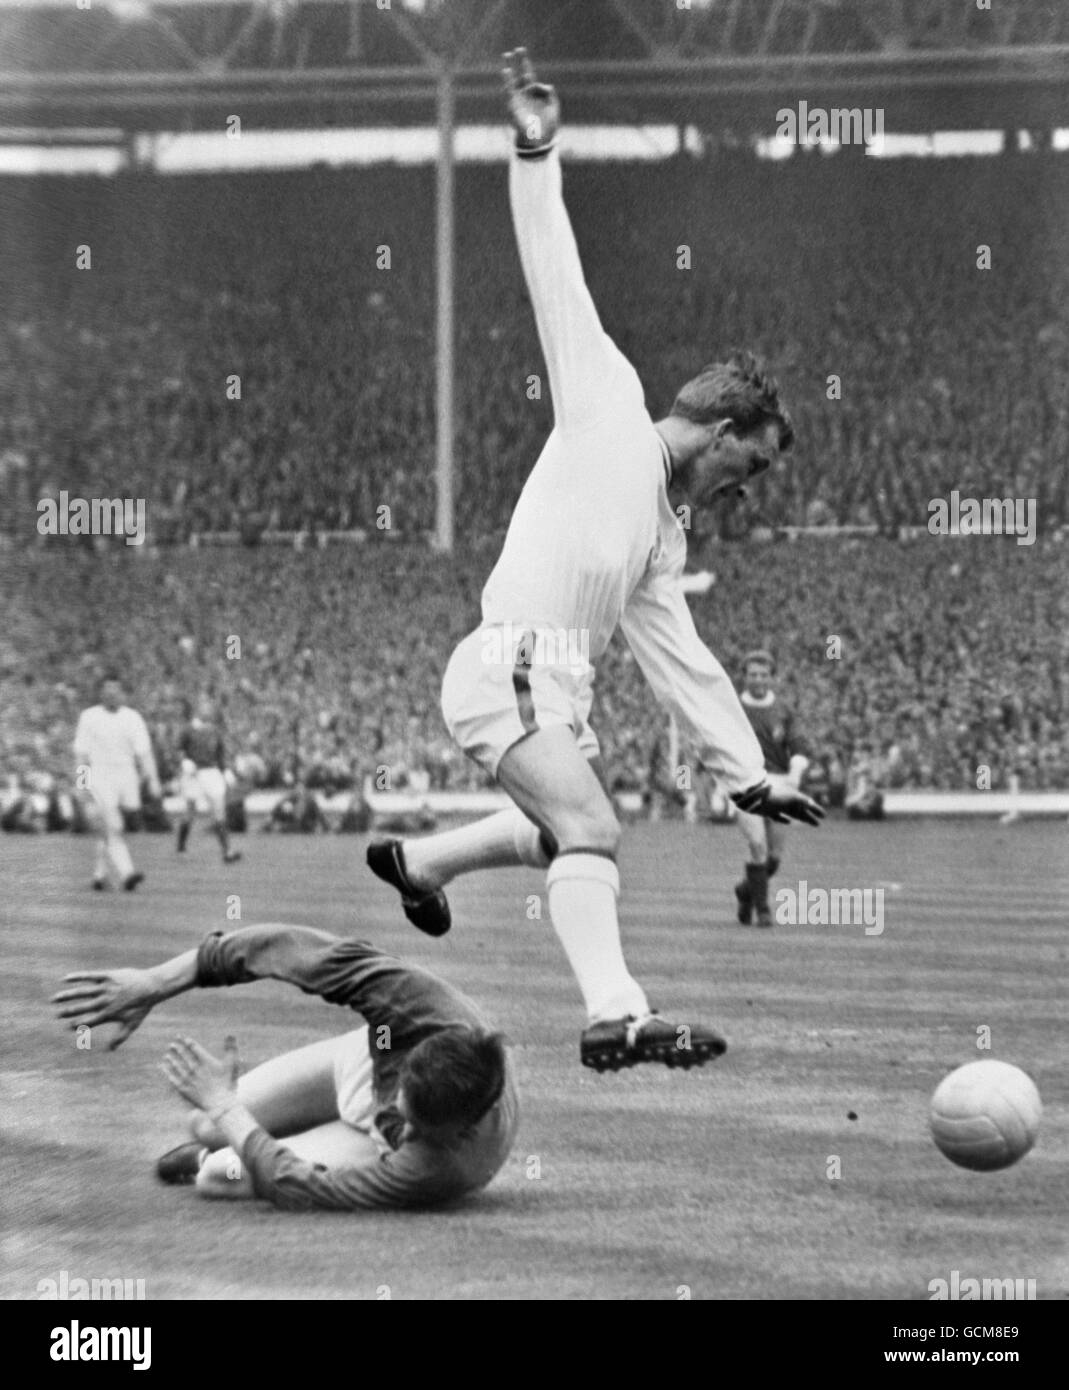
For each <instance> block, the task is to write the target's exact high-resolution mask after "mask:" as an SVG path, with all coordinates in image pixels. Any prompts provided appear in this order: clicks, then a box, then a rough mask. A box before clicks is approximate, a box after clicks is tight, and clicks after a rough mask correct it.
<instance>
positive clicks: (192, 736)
mask: <svg viewBox="0 0 1069 1390" xmlns="http://www.w3.org/2000/svg"><path fill="white" fill-rule="evenodd" d="M178 751H179V752H180V753H181V755H182V757H183V758H189V760H190V761H191V762H194V763H196V764H197V766H198V767H218V768H222V767H223V765H224V763H223V737H222V735H221V734H220V732H219V730H218V729H217V728H216V727H215V726H214V724H202V723H201V722H200V720H199V719H194V720H193V721H192V722H191V723H189V724H187V725H186V727H185V728H184V729H183V730H182V737H181V738H180V739H179V740H178Z"/></svg>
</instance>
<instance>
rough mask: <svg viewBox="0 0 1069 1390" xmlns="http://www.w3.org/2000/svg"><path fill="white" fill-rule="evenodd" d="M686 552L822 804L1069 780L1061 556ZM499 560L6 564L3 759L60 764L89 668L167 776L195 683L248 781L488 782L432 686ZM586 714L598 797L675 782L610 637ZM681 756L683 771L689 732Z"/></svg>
mask: <svg viewBox="0 0 1069 1390" xmlns="http://www.w3.org/2000/svg"><path fill="white" fill-rule="evenodd" d="M694 549H695V552H696V558H697V559H699V560H700V562H701V563H703V564H706V565H707V567H708V568H710V569H711V570H713V571H714V573H715V574H716V577H717V582H716V584H715V585H714V586H713V587H712V589H711V590H710V591H709V592H708V593H707V594H704V595H696V596H695V597H694V598H693V599H692V601H691V604H692V609H693V611H694V614H695V619H696V621H697V624H698V628H699V631H700V632H701V633H702V635H703V636H704V637H705V639H706V640H707V641H708V643H709V645H710V646H711V648H712V649H713V651H714V652H716V653H717V654H718V655H719V657H720V658H721V660H722V661H723V662H724V664H725V666H726V667H727V668H728V670H729V671H731V672H732V673H733V674H734V675H735V676H736V677H737V676H738V675H739V674H740V665H741V658H742V657H743V655H744V654H745V652H746V651H748V650H750V649H752V648H753V647H754V646H769V647H771V649H772V650H773V652H774V653H775V655H776V657H777V660H778V663H779V689H780V692H781V694H782V696H783V698H784V699H785V700H787V701H789V702H790V703H791V704H792V705H793V706H794V708H795V709H796V710H797V712H798V716H799V723H800V726H801V728H802V729H803V730H804V731H805V733H806V734H807V736H808V740H809V742H810V744H811V746H812V749H813V752H814V758H815V763H814V769H813V773H814V778H815V780H816V781H817V782H818V783H819V784H820V785H822V786H824V787H826V789H827V792H828V795H829V796H830V798H831V799H832V800H833V801H834V800H835V799H836V798H837V789H838V799H839V800H840V801H841V799H842V791H843V789H845V787H846V784H847V782H848V780H849V779H850V778H851V777H852V776H856V775H857V773H858V771H859V769H862V768H864V767H868V768H869V769H870V770H871V772H872V775H873V776H874V777H875V778H876V780H878V781H879V783H880V784H881V785H883V786H885V787H891V788H894V787H905V786H909V787H930V788H953V789H959V790H964V789H975V788H977V786H978V785H979V786H983V785H984V782H985V780H987V779H984V778H982V777H981V773H980V769H981V768H984V767H987V768H989V769H990V778H989V782H990V786H991V787H992V789H995V790H1000V789H1005V788H1007V787H1008V786H1009V785H1010V778H1011V776H1016V778H1017V779H1018V780H1019V784H1020V786H1021V787H1023V788H1035V789H1042V788H1064V787H1066V786H1069V718H1067V714H1069V708H1067V706H1069V683H1067V681H1066V674H1065V673H1066V662H1065V655H1066V649H1065V642H1066V636H1065V634H1066V632H1069V582H1067V581H1069V552H1067V551H1066V550H1065V548H1064V547H1062V546H1059V545H1048V546H1046V547H1038V546H1037V547H1019V546H1017V545H1016V544H1015V543H1014V541H1013V540H1012V539H1011V538H1006V537H1001V538H999V537H990V538H982V537H980V538H953V537H948V538H933V537H928V538H926V539H924V540H918V541H915V542H907V543H898V542H892V541H882V540H872V541H853V542H847V543H844V542H842V541H827V540H815V539H810V540H800V541H797V542H793V543H792V542H782V543H780V544H764V545H758V544H747V545H729V544H724V543H722V542H719V541H717V540H712V541H710V542H709V543H707V544H703V543H702V542H701V540H700V539H698V540H696V541H695V543H694ZM492 559H493V546H492V544H484V545H481V546H474V547H473V548H472V553H470V554H468V555H466V556H464V557H463V558H462V559H461V558H455V559H452V560H450V559H447V558H446V557H444V556H437V555H434V554H432V553H430V552H428V551H427V550H425V549H424V548H423V547H421V546H420V547H417V546H415V545H406V544H392V543H390V542H387V541H384V540H381V541H379V542H377V543H372V544H369V545H367V546H361V547H355V546H345V545H335V546H332V547H330V548H329V549H323V550H320V549H314V550H305V551H303V552H294V551H293V550H292V549H287V548H282V547H275V546H272V547H270V548H266V547H263V548H259V549H254V550H248V549H244V548H241V547H233V548H229V549H226V548H207V547H205V548H202V549H199V550H189V549H181V550H160V549H156V550H153V549H150V548H147V547H146V548H145V549H143V550H134V549H125V550H118V551H114V552H112V553H111V554H107V555H104V556H101V555H99V554H94V553H93V552H91V551H78V552H76V553H74V554H73V555H70V556H68V557H66V558H62V559H61V558H60V557H58V556H57V555H56V554H54V553H52V552H49V551H45V550H41V549H32V550H30V551H23V552H18V553H14V554H9V555H8V556H7V557H6V559H5V561H4V573H5V594H6V601H7V616H8V622H7V624H6V626H5V631H4V635H3V638H2V639H0V681H2V684H3V688H4V699H3V702H2V704H0V768H2V769H3V770H4V771H5V772H7V773H9V774H10V773H15V774H22V775H25V774H27V773H29V772H31V771H34V770H39V771H40V770H43V771H45V772H48V773H51V774H52V775H58V774H63V773H66V774H69V773H70V772H71V755H70V739H71V735H72V730H73V727H74V723H75V721H76V718H77V714H78V711H79V710H80V709H81V708H82V707H83V706H84V705H85V704H88V703H90V702H91V701H92V699H93V697H94V689H93V687H94V680H95V677H96V675H97V673H98V672H99V671H100V670H101V666H102V661H105V660H106V662H107V664H108V665H109V666H112V667H115V668H117V669H118V670H119V671H120V672H122V673H124V675H125V678H126V681H127V684H128V689H129V696H130V700H131V703H133V704H134V705H135V706H136V707H137V708H139V709H140V710H141V712H142V713H143V714H144V716H145V718H146V720H147V721H148V723H149V727H150V729H151V731H152V734H153V738H154V742H155V746H156V753H157V758H158V761H159V764H160V771H161V774H162V775H163V776H164V777H165V778H167V777H170V776H173V775H174V774H175V773H176V772H177V767H178V757H177V752H176V741H177V735H178V731H179V728H180V726H181V723H182V720H183V707H184V701H185V700H187V699H191V698H194V697H195V696H196V695H197V694H198V693H199V692H200V691H202V690H207V691H210V692H211V693H212V694H214V695H215V696H216V697H217V698H218V700H219V702H220V704H221V706H222V708H223V710H224V715H225V721H226V735H227V736H226V745H227V753H228V759H229V761H230V762H231V764H232V765H233V766H234V768H235V770H236V771H237V772H238V773H239V775H240V776H241V778H242V781H243V782H244V784H245V785H246V786H256V785H265V786H285V785H293V784H294V783H295V782H298V781H301V782H303V783H305V784H306V785H307V786H308V787H310V788H312V789H318V790H331V789H343V788H346V787H350V786H354V785H357V786H359V785H361V784H362V783H363V781H364V779H365V778H367V777H371V778H372V779H373V785H375V786H377V787H378V788H379V789H387V788H388V789H392V790H404V789H406V788H408V787H411V786H413V785H420V786H430V787H431V788H450V789H462V788H469V787H478V786H482V785H484V784H485V779H484V778H483V775H482V774H481V773H480V772H479V770H478V769H477V768H476V767H475V766H474V765H473V764H471V763H469V762H468V761H467V760H466V759H465V758H464V757H463V756H462V755H461V754H460V753H459V752H458V751H457V750H456V749H455V748H454V747H453V745H452V743H451V742H450V740H449V737H448V734H447V732H446V730H445V727H444V725H443V722H442V718H441V714H440V712H439V705H438V700H439V691H440V685H441V676H442V672H443V671H444V668H445V664H446V661H447V660H448V657H449V653H450V651H451V649H452V647H453V645H454V644H455V642H456V641H457V640H458V639H459V638H460V637H461V636H462V635H464V634H465V633H466V632H467V631H468V630H470V628H472V627H474V626H475V624H476V622H477V620H478V595H479V590H480V587H481V584H482V581H483V578H484V577H485V574H486V572H487V570H488V568H489V565H490V563H491V561H492ZM235 638H238V639H239V640H240V648H239V647H237V646H236V645H235V643H234V639H235ZM832 639H838V641H833V640H832ZM238 653H240V654H238ZM594 723H595V728H597V729H598V731H599V733H600V735H601V737H602V740H603V744H604V751H605V754H606V760H607V765H608V771H609V776H610V780H611V782H612V784H613V785H614V787H615V788H617V789H618V790H628V791H634V792H638V793H640V794H642V795H643V796H646V797H651V796H654V795H662V796H670V795H671V793H672V790H673V787H674V786H675V783H676V780H677V778H676V766H673V765H670V759H669V747H668V735H667V729H666V721H665V717H664V714H663V712H662V711H661V710H660V709H659V708H658V707H657V705H656V704H655V703H654V701H653V698H652V695H651V694H650V692H649V689H648V687H647V686H646V685H645V682H644V680H643V678H642V676H641V674H640V673H639V671H638V669H637V667H636V666H635V664H634V661H633V659H632V658H631V656H630V654H629V652H628V650H627V648H626V646H625V645H624V644H623V643H622V642H619V641H617V642H616V643H614V645H613V647H612V648H611V649H610V652H609V653H608V655H607V657H606V659H605V661H604V662H603V663H602V664H601V667H600V670H599V673H598V682H597V697H596V702H595V711H594ZM680 760H681V761H682V762H686V763H688V764H692V763H693V751H692V750H689V749H688V748H687V747H686V745H685V741H684V745H683V747H682V749H681V753H680Z"/></svg>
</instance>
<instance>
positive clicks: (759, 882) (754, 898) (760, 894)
mask: <svg viewBox="0 0 1069 1390" xmlns="http://www.w3.org/2000/svg"><path fill="white" fill-rule="evenodd" d="M746 882H747V884H748V886H749V889H750V900H751V902H752V903H753V906H754V920H755V924H756V925H757V926H759V927H770V926H771V925H772V913H771V912H770V911H769V909H768V865H767V864H747V865H746Z"/></svg>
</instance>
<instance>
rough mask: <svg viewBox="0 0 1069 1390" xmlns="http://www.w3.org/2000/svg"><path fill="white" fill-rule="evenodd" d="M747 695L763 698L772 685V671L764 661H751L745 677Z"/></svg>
mask: <svg viewBox="0 0 1069 1390" xmlns="http://www.w3.org/2000/svg"><path fill="white" fill-rule="evenodd" d="M743 680H744V682H745V685H746V693H747V695H752V696H753V698H754V699H755V700H763V699H764V698H765V696H766V695H767V694H768V692H769V689H770V687H771V685H772V672H771V670H770V669H769V668H768V666H766V665H765V663H764V662H763V661H751V662H750V664H749V666H747V668H746V674H745V676H744V677H743Z"/></svg>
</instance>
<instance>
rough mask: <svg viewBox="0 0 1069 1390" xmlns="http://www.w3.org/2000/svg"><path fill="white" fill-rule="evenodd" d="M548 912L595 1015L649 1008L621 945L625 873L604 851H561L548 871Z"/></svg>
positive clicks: (589, 1009)
mask: <svg viewBox="0 0 1069 1390" xmlns="http://www.w3.org/2000/svg"><path fill="white" fill-rule="evenodd" d="M546 888H547V890H548V893H549V915H550V916H551V917H552V918H553V926H554V927H555V928H556V932H557V935H558V936H559V937H560V941H561V945H562V946H563V947H564V951H565V954H566V955H567V957H568V960H569V962H570V963H571V967H572V970H573V971H574V972H575V978H576V979H577V980H578V981H579V988H580V989H581V990H582V991H583V1001H584V1003H585V1004H586V1011H587V1014H588V1015H589V1017H590V1021H591V1022H592V1023H593V1022H596V1021H597V1020H598V1019H600V1018H623V1017H625V1016H626V1015H627V1014H634V1015H635V1016H636V1017H641V1015H642V1014H645V1013H647V1012H648V1010H649V1004H648V1003H647V1002H646V995H645V994H644V992H643V990H642V986H641V985H640V984H638V983H637V981H635V980H633V979H632V978H631V974H630V972H629V971H628V968H627V965H626V963H625V961H624V953H623V950H622V949H621V946H620V925H619V922H618V921H617V918H616V898H617V894H618V893H619V891H620V875H619V873H618V872H617V868H616V865H615V864H614V863H613V862H612V860H611V859H607V858H605V856H604V855H601V854H583V853H579V854H559V855H558V856H557V858H556V859H554V861H553V863H552V864H551V865H550V869H549V873H548V874H547V875H546Z"/></svg>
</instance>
